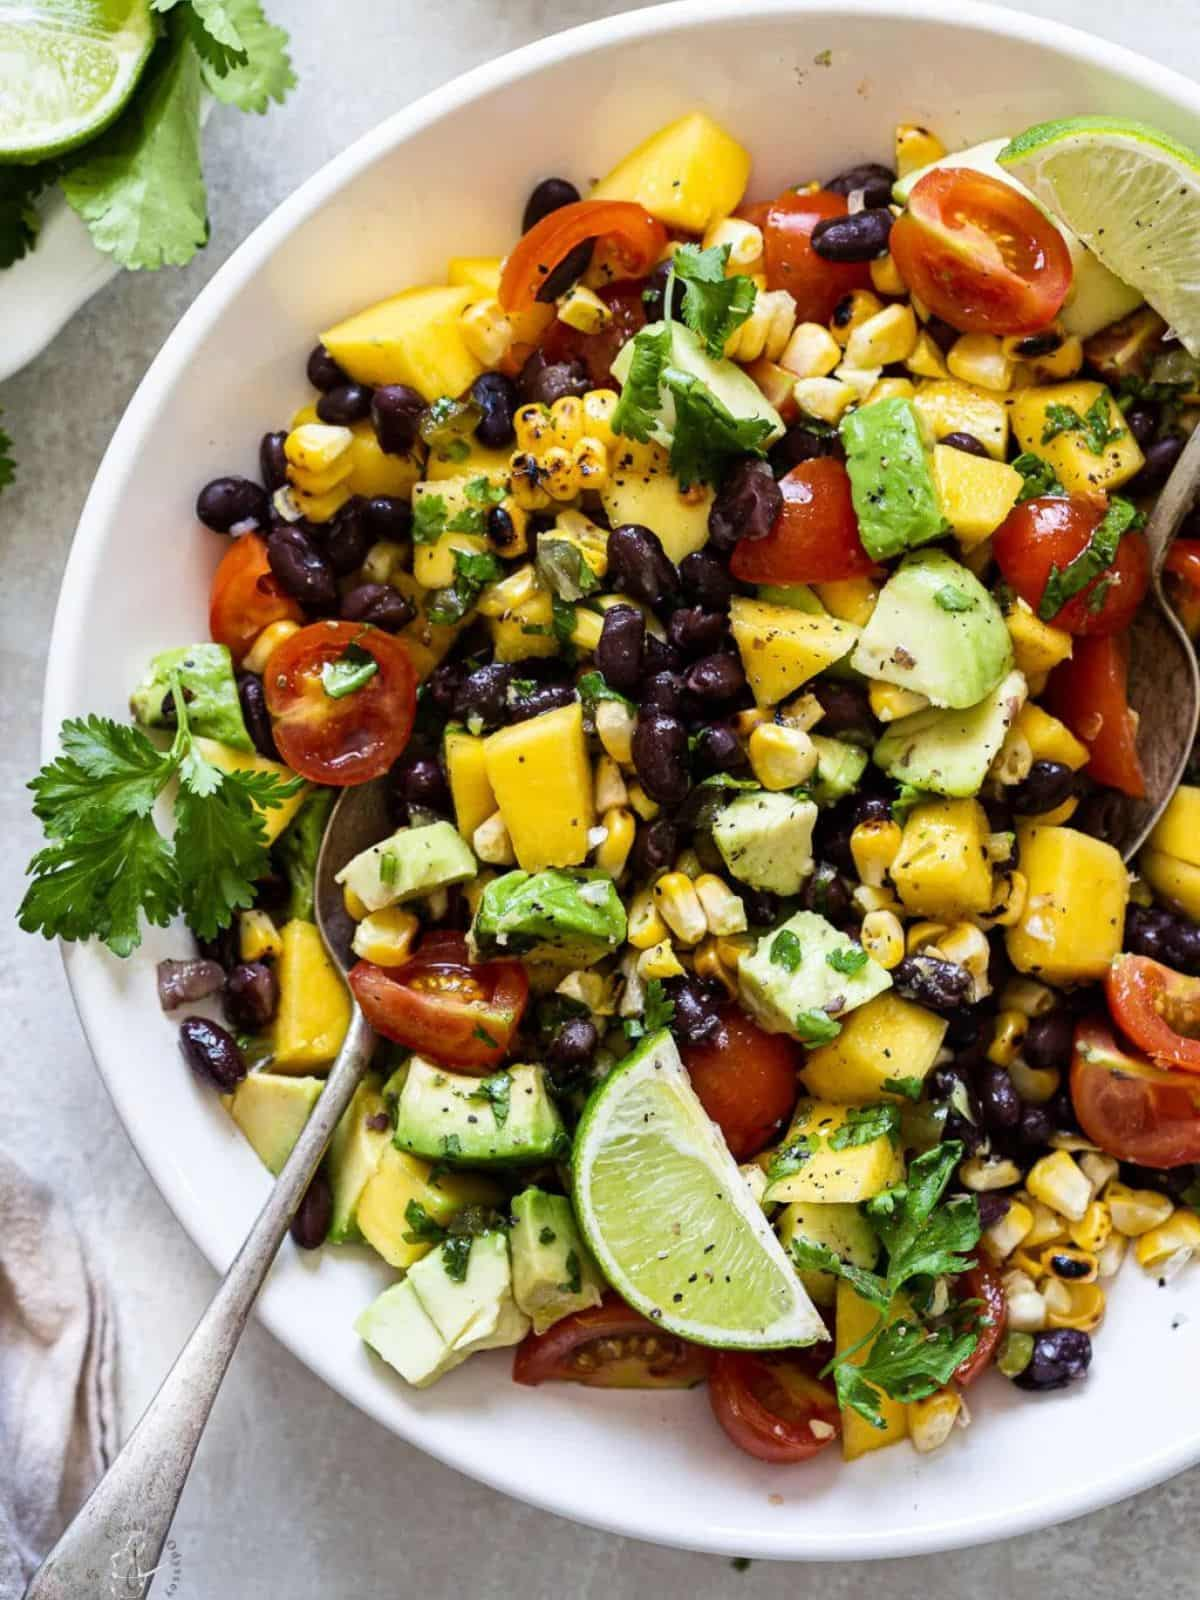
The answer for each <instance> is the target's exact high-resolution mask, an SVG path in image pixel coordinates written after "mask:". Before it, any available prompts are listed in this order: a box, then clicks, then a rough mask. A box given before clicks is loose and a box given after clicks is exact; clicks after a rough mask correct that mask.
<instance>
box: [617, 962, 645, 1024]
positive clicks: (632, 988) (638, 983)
mask: <svg viewBox="0 0 1200 1600" xmlns="http://www.w3.org/2000/svg"><path fill="white" fill-rule="evenodd" d="M637 964H638V952H637V951H636V950H630V951H628V952H627V953H626V954H625V955H624V956H622V958H621V976H622V978H624V980H625V983H624V986H623V988H622V990H621V1002H620V1004H619V1005H618V1007H617V1015H618V1016H622V1017H640V1016H641V1014H642V1011H643V1010H644V1008H645V1004H646V986H645V984H644V983H643V982H642V980H641V976H640V975H639V973H638V969H637Z"/></svg>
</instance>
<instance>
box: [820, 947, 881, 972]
mask: <svg viewBox="0 0 1200 1600" xmlns="http://www.w3.org/2000/svg"><path fill="white" fill-rule="evenodd" d="M870 959H871V958H870V956H868V954H867V952H866V951H865V950H864V949H863V947H862V946H861V945H858V944H849V945H847V946H846V948H845V949H844V950H831V951H830V952H829V954H828V955H827V956H826V957H825V960H826V961H827V962H828V964H829V965H830V966H831V967H832V968H833V970H834V971H835V972H840V973H841V974H842V976H843V977H845V978H852V977H853V976H854V974H855V973H856V972H861V971H862V969H863V968H864V967H865V966H866V964H867V962H868V961H869V960H870Z"/></svg>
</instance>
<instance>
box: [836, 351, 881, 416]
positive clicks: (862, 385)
mask: <svg viewBox="0 0 1200 1600" xmlns="http://www.w3.org/2000/svg"><path fill="white" fill-rule="evenodd" d="M833 376H834V379H835V381H836V382H838V383H844V384H846V385H847V386H848V387H849V388H851V389H853V390H854V398H855V399H856V400H857V401H858V403H859V405H860V406H861V405H866V403H867V396H868V395H869V394H870V392H871V390H872V389H873V388H874V387H875V385H876V384H877V383H878V382H879V380H880V378H882V377H883V368H882V367H856V366H853V365H852V364H851V363H850V362H849V361H846V360H843V361H842V364H841V366H840V367H838V368H837V370H836V371H835V372H834V374H833Z"/></svg>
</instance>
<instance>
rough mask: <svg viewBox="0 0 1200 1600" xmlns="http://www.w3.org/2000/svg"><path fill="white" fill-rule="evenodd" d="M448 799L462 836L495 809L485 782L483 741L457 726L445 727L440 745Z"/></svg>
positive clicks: (485, 764)
mask: <svg viewBox="0 0 1200 1600" xmlns="http://www.w3.org/2000/svg"><path fill="white" fill-rule="evenodd" d="M442 750H443V755H444V758H445V763H446V778H447V781H448V782H449V784H450V798H451V800H452V801H453V802H454V822H455V826H456V827H457V828H458V831H459V833H461V834H462V836H463V838H464V839H470V837H471V835H472V834H473V833H474V832H475V829H476V828H477V827H478V826H479V824H480V823H481V822H486V821H487V819H488V818H489V817H490V816H491V815H492V813H493V811H495V809H496V796H495V795H494V794H493V793H492V786H491V784H490V783H489V782H488V775H487V758H486V755H485V753H484V748H483V740H482V739H480V738H476V737H475V735H474V734H470V733H465V732H463V730H462V729H460V728H448V729H447V730H446V738H445V742H444V744H443V747H442Z"/></svg>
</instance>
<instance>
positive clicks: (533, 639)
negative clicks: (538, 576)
mask: <svg viewBox="0 0 1200 1600" xmlns="http://www.w3.org/2000/svg"><path fill="white" fill-rule="evenodd" d="M579 614H580V615H583V613H579ZM588 614H589V615H590V613H588ZM597 621H599V618H597ZM488 632H489V633H490V634H491V636H492V654H493V656H494V657H495V658H496V660H497V661H527V660H529V658H530V657H531V656H553V655H557V654H558V640H557V639H556V638H555V637H554V601H553V599H552V598H551V595H550V591H549V589H544V588H542V586H541V585H540V584H539V585H538V587H537V588H536V589H535V590H534V592H533V593H532V594H531V595H530V596H529V598H528V599H527V600H522V601H520V603H519V604H517V605H515V606H511V607H510V608H509V609H508V610H506V611H505V612H504V613H503V614H502V615H501V616H498V617H489V618H488Z"/></svg>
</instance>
